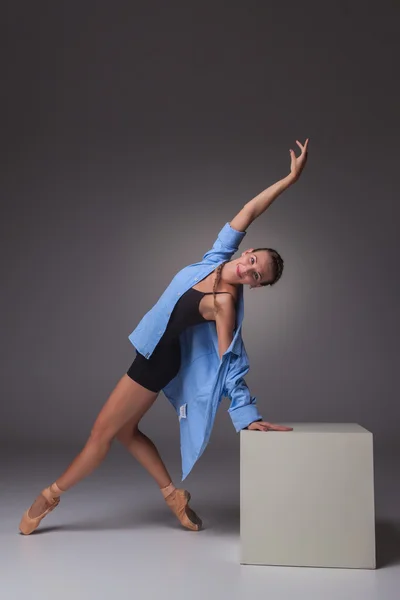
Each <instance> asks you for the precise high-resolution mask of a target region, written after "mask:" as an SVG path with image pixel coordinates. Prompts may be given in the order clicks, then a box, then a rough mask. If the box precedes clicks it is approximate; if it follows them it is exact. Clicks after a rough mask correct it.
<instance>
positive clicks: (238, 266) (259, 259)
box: [225, 248, 272, 288]
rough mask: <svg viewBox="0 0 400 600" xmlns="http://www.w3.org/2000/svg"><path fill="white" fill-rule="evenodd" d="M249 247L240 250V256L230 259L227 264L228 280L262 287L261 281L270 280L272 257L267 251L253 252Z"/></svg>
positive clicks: (252, 286) (251, 286) (266, 281)
mask: <svg viewBox="0 0 400 600" xmlns="http://www.w3.org/2000/svg"><path fill="white" fill-rule="evenodd" d="M253 250H254V248H249V249H248V250H245V251H244V252H242V255H241V256H240V258H237V259H236V260H231V261H230V262H229V263H227V264H226V265H225V266H226V267H227V266H229V267H230V269H229V281H230V283H233V284H238V283H241V284H244V285H246V284H247V285H248V286H249V287H250V288H254V287H262V286H261V283H268V282H269V281H271V280H272V259H271V256H270V254H269V252H267V251H260V252H253Z"/></svg>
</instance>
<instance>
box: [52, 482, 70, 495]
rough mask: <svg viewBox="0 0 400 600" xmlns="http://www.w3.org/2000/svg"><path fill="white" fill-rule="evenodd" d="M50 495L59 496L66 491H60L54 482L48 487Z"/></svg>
mask: <svg viewBox="0 0 400 600" xmlns="http://www.w3.org/2000/svg"><path fill="white" fill-rule="evenodd" d="M48 489H49V490H50V494H51V495H52V496H61V494H63V493H64V492H65V491H66V490H62V489H61V488H60V487H59V486H58V485H57V483H56V482H55V481H54V483H52V484H51V485H49V488H48Z"/></svg>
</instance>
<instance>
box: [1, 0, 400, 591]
mask: <svg viewBox="0 0 400 600" xmlns="http://www.w3.org/2000/svg"><path fill="white" fill-rule="evenodd" d="M399 16H400V15H399V8H398V3H396V2H388V1H384V2H379V4H378V3H365V2H358V1H357V2H345V1H340V2H339V1H338V2H334V3H326V2H316V1H315V2H284V3H282V2H281V3H275V2H261V1H260V2H252V1H250V2H241V3H239V2H237V3H236V2H232V3H230V2H220V1H216V0H214V1H213V2H183V1H182V2H144V1H140V2H131V1H130V2H127V1H126V2H113V3H110V2H104V1H100V2H84V1H82V0H81V1H80V2H27V1H25V2H23V1H21V2H7V3H6V5H5V9H3V14H2V24H1V32H0V34H1V40H2V45H3V51H2V53H1V60H2V62H3V65H2V95H1V102H2V110H1V120H2V124H1V151H2V156H1V171H2V175H1V202H2V205H1V208H2V211H1V218H0V228H1V231H0V234H1V235H0V240H1V250H2V252H1V253H0V261H1V295H0V302H1V306H0V314H1V317H2V323H1V338H0V339H1V361H0V369H1V378H0V381H1V415H0V440H1V444H2V446H3V452H2V457H3V459H2V461H1V462H0V480H1V493H2V501H4V500H5V501H4V502H2V504H1V506H0V517H1V519H0V529H1V535H2V536H3V537H2V542H4V543H5V544H7V560H8V561H9V562H8V563H3V565H2V566H3V569H4V567H5V568H6V569H8V570H7V571H6V574H5V575H4V573H3V580H2V581H3V585H6V584H4V581H6V582H8V584H9V588H7V594H5V595H6V596H7V597H16V595H17V594H18V593H21V596H23V597H26V593H27V592H26V588H25V587H24V586H28V587H29V597H30V598H32V599H34V598H36V596H35V593H36V592H35V590H36V591H37V594H38V596H37V597H40V598H41V600H43V598H44V597H46V596H45V595H43V594H44V591H43V585H41V584H42V581H41V579H40V577H41V576H43V577H44V579H45V581H46V583H47V584H49V583H51V580H50V582H49V579H48V577H49V574H51V576H52V577H54V578H57V577H60V578H61V579H58V580H57V579H55V581H57V582H58V581H60V580H62V581H64V582H66V580H65V573H66V569H69V568H70V570H69V579H68V581H69V585H70V587H69V588H66V587H64V586H62V587H61V586H57V597H59V598H64V597H66V598H67V597H68V598H69V597H72V596H73V597H75V598H80V597H82V598H85V600H87V599H88V598H91V597H96V599H97V600H99V598H102V597H109V593H112V592H113V590H115V581H116V580H117V579H118V581H119V582H120V584H121V582H125V584H126V586H127V587H126V589H127V590H129V589H132V588H131V577H132V576H133V575H134V577H135V584H136V590H139V591H141V592H142V595H143V591H147V592H148V593H149V594H150V595H151V594H152V593H153V592H154V593H155V594H156V593H157V586H158V585H159V586H161V588H160V589H161V591H162V592H163V593H165V589H170V588H166V587H165V585H166V584H170V583H171V581H170V579H168V578H171V577H173V578H175V579H174V580H179V581H180V583H181V584H182V585H185V584H186V583H187V584H188V585H191V586H192V593H191V597H192V598H193V599H195V598H197V597H199V598H200V597H203V596H204V595H206V594H207V593H210V590H209V588H207V585H208V584H207V582H208V581H209V578H208V575H209V573H213V575H212V576H213V585H214V587H215V589H214V590H213V591H214V592H215V593H217V594H218V597H221V598H222V597H230V598H233V597H250V596H251V597H252V598H255V597H265V593H267V592H269V591H271V585H272V586H275V587H276V589H277V590H279V591H280V592H281V593H286V595H285V597H291V596H293V597H296V598H298V597H299V596H298V594H299V591H300V592H302V593H304V594H305V595H306V592H305V590H307V589H309V590H310V593H312V596H313V597H314V596H315V595H317V596H318V595H322V594H323V595H324V598H325V599H326V600H329V599H330V598H337V597H338V596H340V597H343V598H347V597H351V598H352V599H353V598H356V597H362V598H363V600H365V599H366V598H367V599H368V600H369V599H370V598H375V597H376V596H375V595H374V594H375V593H376V594H377V595H379V597H380V598H392V597H395V596H393V595H390V594H388V595H385V593H383V592H384V591H385V585H386V584H387V582H388V580H387V579H384V580H382V579H380V580H379V579H373V583H374V585H371V583H372V582H371V579H369V578H367V577H365V576H364V574H360V575H359V576H358V574H357V575H356V574H349V575H348V574H344V573H337V572H336V573H332V572H331V573H330V574H329V576H328V575H327V574H326V573H321V570H316V571H317V573H316V574H314V575H313V576H312V579H307V578H305V577H303V575H300V574H299V571H297V572H294V570H292V571H288V570H285V569H284V570H281V571H279V569H278V568H276V569H268V570H266V571H263V570H256V571H254V570H250V567H249V568H247V569H244V570H240V571H237V570H236V567H237V564H238V551H237V544H238V533H239V530H238V524H239V479H238V477H239V436H238V435H237V434H236V433H235V431H234V428H233V426H232V424H231V421H230V418H229V416H228V415H227V414H226V409H227V408H228V406H229V402H228V400H227V399H225V401H224V403H223V404H222V407H221V409H220V411H219V412H218V414H217V419H216V422H215V425H214V430H213V432H212V436H211V441H210V444H209V446H208V447H207V449H206V451H205V453H204V455H203V456H202V457H201V459H200V460H199V461H198V463H197V464H196V465H195V467H194V469H193V471H192V472H191V474H190V475H189V477H188V479H187V480H186V481H185V485H186V483H187V485H188V486H190V488H189V489H190V490H191V493H192V497H193V503H194V508H195V509H196V510H198V511H199V512H200V514H201V516H202V517H203V522H205V523H206V525H207V523H208V531H207V529H206V531H205V532H204V534H205V536H206V537H204V536H203V537H202V534H199V536H197V534H196V535H195V537H193V536H192V537H189V538H187V537H185V536H184V535H183V534H184V533H185V532H182V531H181V530H179V528H178V525H177V523H176V522H175V520H174V518H173V515H172V514H171V515H169V518H170V520H169V521H167V519H168V515H167V514H166V513H165V512H163V511H165V510H166V509H165V507H164V506H163V505H162V504H161V503H162V502H163V501H162V500H161V499H160V498H159V493H158V491H157V489H156V487H155V486H154V482H153V481H152V480H150V478H149V476H148V475H147V474H146V473H144V472H142V471H143V470H142V469H141V467H140V465H138V464H137V463H135V461H133V460H132V458H131V456H130V455H128V454H127V453H126V451H125V450H124V449H123V448H121V447H120V446H119V445H118V444H114V446H113V448H112V451H111V452H110V454H109V456H108V457H107V459H106V461H105V463H106V464H103V465H102V466H101V467H100V468H99V469H98V470H97V471H96V472H95V474H93V475H92V476H91V477H90V478H88V480H85V481H84V482H82V483H81V484H79V485H78V486H76V487H74V488H73V489H72V490H71V491H70V492H69V493H68V496H66V497H65V500H64V499H63V505H64V511H63V510H62V509H61V508H60V509H57V512H55V513H54V514H52V515H51V516H50V517H48V519H49V520H48V521H46V525H45V526H44V527H42V528H41V531H42V532H45V533H49V534H51V535H44V536H40V535H38V536H36V535H35V534H34V536H32V537H29V538H24V539H21V538H20V537H18V536H16V530H17V525H18V522H19V519H20V516H21V515H22V511H23V510H25V509H26V508H27V507H28V506H29V505H30V503H31V502H32V500H33V499H34V497H35V495H36V494H37V493H38V492H39V491H40V489H42V488H43V487H44V486H45V485H49V483H51V482H52V481H54V479H55V478H56V477H57V476H59V475H60V474H61V472H62V471H63V470H64V469H65V467H66V464H67V463H69V462H70V460H72V458H73V457H74V456H75V454H76V453H77V452H78V451H79V450H80V449H81V447H82V446H83V444H84V443H85V441H86V439H87V436H88V435H89V432H90V428H91V426H92V424H93V422H94V420H95V418H96V416H97V414H98V412H99V410H100V409H101V407H102V406H103V404H104V402H105V401H106V399H107V397H108V395H109V394H110V392H111V390H112V389H113V387H114V386H115V384H116V382H117V381H118V379H119V378H120V377H121V376H122V375H123V374H124V373H125V372H126V370H127V369H128V367H129V365H130V364H131V362H132V360H133V358H134V350H133V347H132V346H131V344H130V342H129V340H128V335H129V334H130V332H131V331H132V330H133V329H134V328H135V327H136V325H137V323H138V322H139V320H140V319H141V317H142V316H143V315H144V314H145V312H147V311H148V310H149V309H150V308H151V307H152V306H153V304H154V303H155V302H156V301H157V299H158V298H159V296H160V295H161V293H162V292H163V291H164V289H165V288H166V286H167V285H168V284H169V282H170V281H171V279H172V277H173V276H174V275H175V273H176V272H177V271H178V270H179V269H181V268H182V267H183V266H185V265H187V264H190V263H192V262H195V261H198V260H200V259H201V257H202V255H203V254H204V253H205V252H206V250H208V249H209V248H210V247H211V245H212V243H213V242H214V240H215V238H216V236H217V234H218V232H219V230H220V229H221V228H222V226H223V225H224V224H225V223H226V222H227V221H230V220H231V219H232V218H233V217H234V216H235V214H236V213H237V212H238V211H239V210H240V209H241V208H242V206H243V204H244V203H246V202H247V201H248V200H250V199H251V198H253V197H254V196H255V195H256V194H258V193H259V192H260V191H262V190H263V189H265V188H266V187H268V186H269V185H271V184H273V183H274V182H275V181H277V180H278V179H281V178H282V177H284V176H286V174H287V173H288V172H289V166H290V157H289V148H293V149H294V150H295V151H296V153H297V154H298V153H299V149H298V146H297V145H296V143H295V140H296V139H299V140H300V141H302V142H304V140H305V139H306V138H307V137H309V138H310V145H309V160H308V164H307V166H306V169H305V171H304V173H303V175H302V177H301V179H300V180H299V181H298V182H297V183H296V184H295V185H294V186H293V187H291V188H290V189H289V190H288V191H287V192H285V193H284V194H283V195H282V196H280V197H279V198H278V199H277V200H276V201H275V202H274V204H273V205H272V206H271V207H270V208H269V209H268V210H267V211H266V212H265V213H264V214H263V215H261V216H260V218H259V219H257V220H256V221H255V222H254V223H253V224H252V225H251V227H250V228H249V230H248V233H247V236H246V238H245V239H244V240H243V242H242V244H241V246H240V252H242V251H243V250H245V249H247V248H249V247H257V246H270V247H273V248H276V249H277V250H278V251H279V252H280V253H281V255H282V257H283V258H284V260H285V269H284V273H283V277H282V279H281V280H280V281H279V283H278V284H277V285H276V286H275V287H273V288H268V287H267V288H262V289H260V290H255V291H252V292H249V290H248V289H247V288H245V292H244V294H245V319H244V323H243V337H244V341H245V345H246V349H247V352H248V355H249V358H250V365H251V369H250V372H249V374H248V376H247V377H246V381H247V383H248V385H249V388H250V390H251V393H252V394H253V395H255V396H256V397H257V400H258V405H259V408H260V411H261V413H262V415H263V416H264V418H265V419H266V420H269V421H273V422H278V423H279V422H281V423H284V422H324V421H326V422H356V423H359V424H360V425H362V426H364V427H366V428H367V429H369V430H370V431H372V432H373V434H374V451H375V484H376V486H375V492H376V510H377V541H378V552H379V554H378V565H381V566H382V565H390V564H393V563H394V562H397V561H398V557H399V554H398V548H399V547H400V544H399V536H400V529H399V525H398V524H399V519H400V514H399V495H400V494H399V491H400V490H399V485H400V483H399V480H398V455H399V451H400V442H399V434H398V423H399V413H400V409H399V402H398V399H399V385H398V371H399V369H398V365H399V350H398V334H399V317H398V306H399V283H398V261H399V235H398V229H399V227H398V223H399V216H400V209H399V204H398V171H399V165H398V162H399V150H398V146H399V140H398V133H399V111H398V108H399V83H398V74H397V71H398V60H397V56H398V55H399V44H398V41H397V40H398V23H399ZM234 258H236V256H235V257H234ZM142 429H143V431H144V432H145V433H146V434H147V435H149V436H150V437H151V438H152V439H153V440H154V442H155V443H156V445H157V446H158V448H159V450H160V452H161V455H162V456H163V458H164V459H165V461H166V463H167V467H168V469H169V470H170V472H171V474H172V476H173V479H174V482H175V483H176V485H178V484H179V483H180V474H181V467H180V452H179V427H178V420H177V418H176V415H175V413H174V411H173V410H172V408H171V406H170V405H169V403H168V401H167V399H166V398H165V396H164V395H163V394H160V396H159V398H158V400H157V402H156V403H155V404H154V406H153V407H152V408H151V410H150V411H149V412H148V413H147V414H146V416H145V417H144V419H143V421H142ZM271 435H273V434H271ZM273 483H274V482H273V481H272V482H271V484H272V485H273ZM117 485H118V486H119V487H118V493H117V491H116V489H117V488H116V487H115V486H117ZM88 493H89V496H87V494H88ZM133 499H134V500H135V501H133ZM152 502H154V505H153V504H152ZM68 507H69V508H68ZM110 507H111V508H112V510H110ZM68 510H69V511H70V512H68ZM53 515H54V516H53ZM49 524H50V525H49ZM54 524H57V527H54ZM166 524H167V525H166ZM143 527H144V528H145V531H144V532H142V536H140V528H143ZM174 527H175V529H174ZM152 528H154V529H152ZM55 529H58V530H59V531H58V532H56V531H55ZM132 529H134V531H131V530H132ZM92 530H93V531H92ZM98 530H100V531H101V532H102V533H103V534H106V535H107V538H106V542H107V543H106V544H99V541H98V540H99V538H98V537H97V536H96V534H97V533H98ZM68 532H71V535H68ZM72 532H73V533H72ZM79 532H80V533H79ZM181 533H182V535H180V534H181ZM196 536H197V537H196ZM207 536H208V537H207ZM100 539H101V541H102V543H103V541H104V539H103V537H102V538H100ZM188 539H189V540H190V544H191V545H186V544H189V542H187V540H188ZM67 540H68V542H69V543H68V544H66V541H67ZM29 544H30V545H29ZM79 544H81V545H79ZM110 545H111V546H110ZM110 547H112V548H113V549H114V550H113V554H112V558H111V556H110V554H109V552H108V551H107V550H106V549H107V548H110ZM103 549H104V554H102V550H103ZM94 555H95V556H97V562H92V563H91V562H90V561H91V560H92V557H93V556H94ZM149 556H151V557H152V558H153V561H149ZM131 557H134V560H131ZM77 558H79V561H80V562H79V563H77ZM112 559H114V561H115V562H114V563H113V565H112V566H111V567H110V560H112ZM57 561H59V562H57ZM154 565H156V567H157V568H158V569H159V574H160V577H159V578H158V579H157V578H154V577H153V578H152V577H151V574H149V569H151V568H152V567H153V566H154ZM193 565H195V566H196V567H197V568H196V569H192V568H191V567H192V566H193ZM42 567H43V568H42ZM203 567H204V568H203ZM212 568H214V572H212V571H210V570H209V569H212ZM204 569H205V570H204ZM318 571H319V572H318ZM21 572H22V573H23V574H24V577H23V578H20V577H19V573H21ZM289 572H290V577H287V575H288V573H289ZM71 573H76V577H77V579H76V589H77V590H80V592H78V593H77V592H76V590H73V587H74V580H73V578H72V579H71V577H73V576H72V575H71ZM266 573H267V574H268V575H267V577H268V581H266V579H265V577H266V575H265V574H266ZM372 575H375V574H371V577H372ZM376 575H377V576H379V573H377V574H376ZM4 577H5V579H4ZM63 577H64V579H62V578H63ZM328 577H329V578H328ZM94 578H95V579H96V581H97V584H98V586H99V589H100V587H101V589H102V593H103V595H102V594H101V593H99V589H98V590H96V593H94V589H93V587H91V585H92V583H91V582H92V581H93V579H94ZM124 578H125V579H124ZM391 581H392V583H393V581H394V580H393V579H392V580H391ZM32 582H34V583H37V584H38V585H37V586H36V588H35V586H34V585H33V584H32ZM378 584H380V585H378ZM65 585H66V583H65ZM182 585H181V586H180V587H179V586H177V587H174V591H175V592H176V595H175V596H174V598H175V600H178V598H180V597H182V598H183V597H184V593H183V591H182ZM85 586H86V587H85ZM266 586H268V587H266ZM308 586H309V588H308ZM217 588H218V589H217ZM89 589H90V590H92V593H93V596H92V595H91V594H90V593H89V592H88V590H89ZM10 590H11V591H12V594H10ZM46 590H47V591H48V592H49V595H48V596H47V597H49V598H50V597H54V586H53V587H52V586H51V585H47V587H46ZM71 590H72V591H71ZM82 590H86V591H84V592H82ZM110 590H111V591H110ZM345 590H347V591H348V592H349V595H346V592H345ZM3 591H4V590H3ZM386 591H387V589H386ZM79 593H82V594H83V595H81V596H80V595H79ZM257 594H258V596H257ZM153 597H154V596H153ZM185 597H186V596H185Z"/></svg>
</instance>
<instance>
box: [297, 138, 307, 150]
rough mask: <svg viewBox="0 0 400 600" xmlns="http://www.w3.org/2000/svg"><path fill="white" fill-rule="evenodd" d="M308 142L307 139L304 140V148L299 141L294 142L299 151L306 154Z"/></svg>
mask: <svg viewBox="0 0 400 600" xmlns="http://www.w3.org/2000/svg"><path fill="white" fill-rule="evenodd" d="M308 141H309V138H307V139H306V141H305V142H304V146H303V144H300V142H299V140H296V144H297V145H298V146H300V149H301V151H302V152H304V151H306V152H307V146H308Z"/></svg>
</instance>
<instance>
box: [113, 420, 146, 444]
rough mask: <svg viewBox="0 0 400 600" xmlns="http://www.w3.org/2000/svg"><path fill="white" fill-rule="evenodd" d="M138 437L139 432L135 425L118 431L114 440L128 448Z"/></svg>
mask: <svg viewBox="0 0 400 600" xmlns="http://www.w3.org/2000/svg"><path fill="white" fill-rule="evenodd" d="M140 435H141V431H140V430H139V428H138V426H137V425H135V426H134V427H129V428H126V427H122V429H121V430H120V431H118V433H117V435H116V438H117V440H118V441H119V442H121V444H123V445H124V446H129V445H130V444H131V443H132V441H135V440H136V439H137V438H138V437H140Z"/></svg>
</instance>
